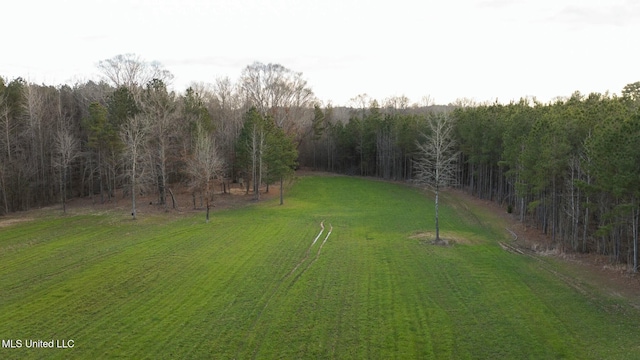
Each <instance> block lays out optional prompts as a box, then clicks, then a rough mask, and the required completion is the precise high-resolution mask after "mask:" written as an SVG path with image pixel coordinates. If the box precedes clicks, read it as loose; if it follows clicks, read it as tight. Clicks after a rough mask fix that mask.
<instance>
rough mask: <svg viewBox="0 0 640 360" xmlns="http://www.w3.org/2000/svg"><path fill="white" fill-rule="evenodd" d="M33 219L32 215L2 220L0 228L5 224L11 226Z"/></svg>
mask: <svg viewBox="0 0 640 360" xmlns="http://www.w3.org/2000/svg"><path fill="white" fill-rule="evenodd" d="M31 220H33V219H32V218H30V217H18V218H11V219H4V220H0V228H3V227H5V226H11V225H13V224H18V223H21V222H25V221H31Z"/></svg>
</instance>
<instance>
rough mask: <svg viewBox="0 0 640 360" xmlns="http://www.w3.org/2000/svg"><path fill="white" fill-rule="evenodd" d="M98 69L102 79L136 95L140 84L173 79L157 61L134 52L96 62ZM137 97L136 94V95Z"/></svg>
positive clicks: (165, 81)
mask: <svg viewBox="0 0 640 360" xmlns="http://www.w3.org/2000/svg"><path fill="white" fill-rule="evenodd" d="M98 69H100V71H101V72H102V74H103V77H104V79H105V80H106V81H107V82H109V83H110V84H111V85H113V86H114V87H115V88H119V87H126V88H127V89H129V91H131V93H133V94H134V95H138V93H139V91H138V90H140V89H141V88H142V86H144V85H146V84H147V83H148V82H149V81H151V80H153V79H159V80H161V81H163V82H164V83H165V84H169V83H170V82H171V80H173V74H171V72H169V71H168V70H166V69H164V68H163V67H162V64H160V63H159V62H157V61H151V62H148V61H146V60H143V59H142V58H141V57H140V56H138V55H135V54H124V55H117V56H114V57H112V58H110V59H106V60H102V61H100V62H99V63H98ZM136 97H137V96H136Z"/></svg>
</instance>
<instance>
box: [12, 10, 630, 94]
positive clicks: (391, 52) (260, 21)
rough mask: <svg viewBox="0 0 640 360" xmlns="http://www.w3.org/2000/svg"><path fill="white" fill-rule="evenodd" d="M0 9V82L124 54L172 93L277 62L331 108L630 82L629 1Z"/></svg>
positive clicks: (67, 74)
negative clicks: (160, 76)
mask: <svg viewBox="0 0 640 360" xmlns="http://www.w3.org/2000/svg"><path fill="white" fill-rule="evenodd" d="M0 14H2V15H1V18H2V22H3V26H2V28H3V36H2V41H1V42H0V44H1V45H0V46H1V49H2V51H1V52H0V76H3V77H4V78H5V79H8V80H11V79H14V78H15V77H17V76H22V77H23V78H25V79H27V80H28V81H31V82H36V83H45V84H47V85H57V84H61V83H73V82H75V81H77V80H80V81H84V80H88V79H97V78H98V77H99V73H98V70H97V67H96V65H97V63H98V62H99V61H100V60H104V59H108V58H111V57H114V56H116V55H118V54H126V53H134V54H136V55H138V56H140V57H141V58H142V59H145V60H148V61H152V60H156V61H159V62H161V63H162V64H163V65H164V67H165V68H166V69H167V70H169V71H170V72H171V73H173V74H174V76H175V79H174V83H173V87H174V89H175V90H177V91H184V90H185V89H186V88H187V86H188V85H189V84H190V83H191V82H192V81H198V82H205V83H213V82H215V79H216V78H218V77H224V76H228V77H229V78H230V79H232V80H233V81H236V80H237V79H238V77H239V76H240V73H241V71H242V69H243V68H244V67H246V66H247V65H249V64H250V63H252V62H254V61H260V62H263V63H269V62H273V63H279V64H281V65H284V66H285V67H287V68H289V69H291V70H294V71H296V72H302V73H303V77H304V78H305V79H306V80H307V81H308V83H309V85H310V86H311V88H312V89H313V91H314V92H315V94H316V95H317V97H318V98H319V99H321V100H323V101H324V102H327V101H332V102H333V104H334V105H344V104H347V103H348V101H349V99H350V98H353V97H355V96H356V95H358V94H362V93H367V94H368V95H370V96H371V97H373V98H376V99H378V100H383V99H384V98H386V97H389V96H397V95H405V96H407V97H409V99H410V100H411V101H412V102H417V101H419V100H420V98H421V97H422V96H424V95H430V96H431V98H433V99H435V102H436V103H438V104H447V103H449V102H453V101H454V100H455V99H456V98H463V97H466V98H472V99H474V100H476V101H479V102H480V101H494V100H495V99H496V98H497V99H498V100H499V101H500V102H503V103H506V102H509V101H510V100H512V99H515V100H517V99H519V98H520V97H523V96H535V97H537V98H538V99H539V100H540V101H544V102H546V101H549V100H551V99H553V98H554V97H557V96H569V95H571V93H573V92H574V91H576V90H578V91H581V92H583V93H589V92H602V93H603V92H606V91H610V92H612V93H620V90H621V89H622V87H624V85H626V84H628V83H632V82H636V81H640V1H637V0H610V1H599V0H598V1H596V0H553V1H546V0H449V1H445V0H438V1H431V0H423V1H418V0H393V1H392V0H387V1H375V0H374V1H358V0H263V1H259V0H228V1H227V0H225V1H221V0H180V1H178V0H172V1H170V0H108V1H107V0H66V1H65V0H57V1H52V0H20V1H4V2H3V3H2V4H1V5H0Z"/></svg>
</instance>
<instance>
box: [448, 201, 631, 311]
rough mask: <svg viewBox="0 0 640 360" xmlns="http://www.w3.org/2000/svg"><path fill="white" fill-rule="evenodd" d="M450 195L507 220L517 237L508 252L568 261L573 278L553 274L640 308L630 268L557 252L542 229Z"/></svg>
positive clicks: (491, 205) (593, 257)
mask: <svg viewBox="0 0 640 360" xmlns="http://www.w3.org/2000/svg"><path fill="white" fill-rule="evenodd" d="M448 192H450V193H451V194H453V195H455V196H457V197H459V198H462V199H464V200H465V201H468V202H470V203H473V204H475V205H478V206H481V207H482V208H483V209H486V211H490V212H492V213H493V214H495V215H496V216H498V217H500V218H502V219H504V220H505V223H506V224H508V228H507V230H508V231H509V232H510V233H511V235H512V236H513V238H514V239H513V240H512V241H511V242H509V243H505V242H500V246H502V248H503V249H505V250H506V251H510V252H513V253H517V254H521V255H527V256H537V257H539V256H552V257H554V258H556V259H559V260H561V261H564V262H565V264H566V265H567V266H568V268H569V270H570V272H571V274H570V276H569V275H567V274H558V273H557V272H555V271H553V272H554V273H555V274H556V276H558V277H559V278H560V279H561V280H563V281H565V282H567V283H569V284H570V285H571V286H574V287H576V286H577V287H580V285H579V284H580V283H583V284H589V285H590V286H592V287H594V288H597V289H601V290H602V291H603V292H605V293H608V294H610V295H612V296H614V297H621V298H625V299H628V300H630V302H631V304H632V305H633V306H635V307H637V308H640V276H639V275H638V274H633V273H631V272H629V271H628V269H627V266H624V265H614V264H612V263H611V261H610V260H609V258H608V257H606V256H602V255H597V254H579V253H568V252H566V251H561V250H559V249H553V248H552V246H551V239H550V238H549V237H547V236H546V235H544V234H543V233H542V232H541V231H539V230H538V229H535V228H531V227H527V226H526V225H525V224H523V223H521V222H520V221H519V220H518V218H517V217H516V216H514V215H513V214H509V213H507V211H506V209H505V208H503V207H501V206H500V205H498V204H496V203H495V202H493V201H488V200H482V199H478V198H476V197H473V196H471V195H469V194H467V193H465V192H463V191H460V190H448Z"/></svg>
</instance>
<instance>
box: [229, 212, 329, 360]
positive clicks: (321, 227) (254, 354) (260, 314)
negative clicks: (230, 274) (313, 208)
mask: <svg viewBox="0 0 640 360" xmlns="http://www.w3.org/2000/svg"><path fill="white" fill-rule="evenodd" d="M329 226H330V228H329V232H328V233H327V236H325V238H324V240H323V241H322V243H321V244H320V247H319V248H318V252H317V253H316V257H315V258H314V259H313V260H312V261H311V262H310V263H309V265H307V266H306V267H305V268H304V269H303V270H302V271H301V272H300V273H299V274H298V275H297V276H296V277H295V278H294V279H293V281H292V282H291V284H290V285H289V287H291V286H293V284H295V282H296V281H297V280H298V279H299V278H300V276H301V275H302V274H303V273H304V272H305V271H306V270H307V269H308V268H309V267H310V266H311V265H312V264H313V263H314V262H315V261H316V260H318V257H319V256H320V252H321V251H322V247H323V246H324V244H325V243H326V242H327V240H328V239H329V235H331V232H332V231H333V226H332V225H331V224H329ZM324 230H325V227H324V220H322V222H320V232H319V233H318V235H316V237H315V239H313V242H311V245H309V247H308V248H307V251H306V252H305V255H304V257H303V258H302V259H301V260H300V261H299V262H298V263H297V264H296V266H294V268H293V269H292V270H291V271H290V272H289V273H288V274H287V275H285V276H284V277H283V278H282V280H280V281H279V282H278V284H277V285H276V287H275V289H274V290H273V292H272V293H271V295H269V298H268V299H267V301H266V302H265V304H264V306H263V307H262V309H261V310H260V312H259V313H258V315H257V316H256V319H255V320H254V322H253V324H252V325H251V327H250V330H249V331H247V334H246V335H245V341H244V343H247V341H246V338H248V337H249V336H250V334H252V333H253V332H254V330H255V328H256V326H257V325H258V322H259V321H260V319H261V318H262V314H263V313H264V312H265V310H266V309H267V307H269V304H270V303H271V300H273V298H274V297H275V296H276V294H278V292H279V291H280V287H281V286H282V284H283V283H284V282H285V281H286V280H287V279H289V278H290V277H291V275H293V273H294V272H295V271H296V270H297V269H298V268H299V267H300V265H302V264H303V263H304V262H305V261H306V260H307V259H308V258H309V254H310V253H311V248H313V246H314V245H315V244H316V242H318V239H320V236H322V234H323V233H324ZM260 346H261V344H260V343H258V344H256V345H255V350H254V351H253V357H256V356H257V353H258V351H259V350H260ZM238 355H240V354H239V352H238Z"/></svg>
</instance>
